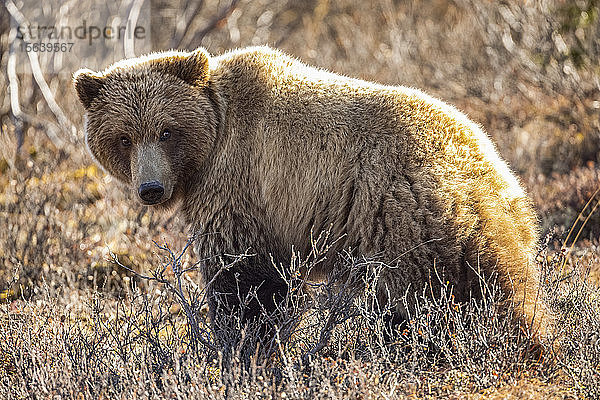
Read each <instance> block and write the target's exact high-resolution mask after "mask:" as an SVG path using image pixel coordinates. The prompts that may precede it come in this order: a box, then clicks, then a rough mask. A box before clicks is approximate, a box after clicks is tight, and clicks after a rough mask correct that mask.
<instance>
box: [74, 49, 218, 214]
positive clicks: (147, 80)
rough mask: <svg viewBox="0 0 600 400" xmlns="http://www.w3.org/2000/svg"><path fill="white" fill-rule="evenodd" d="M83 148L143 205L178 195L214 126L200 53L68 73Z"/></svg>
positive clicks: (196, 169)
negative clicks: (80, 110)
mask: <svg viewBox="0 0 600 400" xmlns="http://www.w3.org/2000/svg"><path fill="white" fill-rule="evenodd" d="M73 79H74V85H75V89H76V91H77V95H78V96H79V99H80V100H81V103H82V104H83V106H84V108H85V110H86V118H85V119H86V122H85V137H86V143H87V146H88V148H89V150H90V152H91V153H92V155H93V156H94V158H95V159H96V161H97V162H98V163H99V164H100V165H101V166H102V167H104V169H105V170H107V171H108V172H109V173H110V174H111V175H113V176H114V177H116V178H117V179H118V180H120V181H122V182H124V183H125V184H128V185H130V186H131V188H132V190H134V191H135V192H136V193H137V196H138V198H139V200H140V201H141V202H142V203H143V204H146V205H158V204H161V205H163V206H168V205H169V204H172V203H173V202H174V201H176V200H177V198H179V197H181V196H182V195H183V194H184V193H185V192H186V190H187V188H188V187H191V186H190V183H191V181H192V180H193V179H194V178H196V177H197V175H198V174H199V173H200V170H201V168H202V165H203V164H204V162H205V161H206V159H207V158H208V157H209V155H210V154H211V148H212V147H213V146H214V143H215V140H216V131H217V125H218V117H217V116H218V111H217V109H216V107H217V104H216V102H215V99H214V93H213V92H212V89H211V87H210V83H209V55H208V54H207V53H206V51H205V50H204V49H197V50H195V51H193V52H190V53H188V52H181V51H171V52H163V53H154V54H150V55H147V56H143V57H139V58H134V59H128V60H122V61H120V62H118V63H116V64H113V65H112V66H110V67H109V68H107V69H106V70H104V71H102V72H94V71H91V70H89V69H82V70H79V71H77V72H76V73H75V75H74V78H73Z"/></svg>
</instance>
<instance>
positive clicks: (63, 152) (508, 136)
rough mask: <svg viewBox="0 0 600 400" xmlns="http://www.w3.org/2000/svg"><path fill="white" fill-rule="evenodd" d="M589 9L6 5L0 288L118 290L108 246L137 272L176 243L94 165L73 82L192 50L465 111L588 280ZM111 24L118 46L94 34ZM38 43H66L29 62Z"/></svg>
mask: <svg viewBox="0 0 600 400" xmlns="http://www.w3.org/2000/svg"><path fill="white" fill-rule="evenodd" d="M599 3H600V1H598V0H577V1H561V0H543V1H522V0H519V1H479V0H429V1H425V0H422V1H419V0H412V1H399V0H380V1H369V2H366V1H350V0H341V1H328V0H296V1H291V0H289V1H284V0H279V1H267V0H232V1H213V0H206V1H203V0H123V1H113V2H106V3H105V2H100V1H95V0H66V1H46V2H41V3H40V2H38V1H34V0H25V1H16V0H5V2H4V6H0V125H1V133H0V293H2V296H3V298H11V297H15V296H18V295H19V294H20V293H21V294H22V293H27V294H28V295H33V296H35V293H36V290H37V289H36V287H37V286H38V285H39V283H40V282H42V281H43V282H45V283H46V284H47V285H49V286H51V287H65V288H71V289H77V288H88V287H90V286H91V285H96V284H97V282H99V281H102V282H103V284H104V287H105V290H111V288H118V287H120V286H121V285H122V284H123V283H124V282H127V281H128V279H130V277H129V276H128V274H127V273H126V272H125V271H122V270H119V268H118V267H117V266H115V265H114V264H112V263H111V262H109V261H108V260H107V258H108V255H109V252H110V251H112V252H115V253H117V254H119V255H120V257H121V260H122V262H124V263H126V264H127V265H129V266H131V267H132V268H135V269H138V270H142V269H145V268H148V267H149V266H150V261H149V259H150V258H151V254H152V252H153V250H152V249H153V244H152V240H158V241H163V240H166V241H168V242H169V243H171V244H172V246H174V247H177V246H178V245H181V244H183V243H184V242H185V238H186V228H185V226H184V225H183V223H182V221H180V220H179V219H178V218H177V216H176V213H174V214H172V215H159V214H157V213H154V212H153V211H152V210H149V209H147V208H145V207H143V206H141V205H138V204H137V202H136V201H134V199H132V198H131V196H130V194H129V193H128V192H127V191H126V190H124V188H122V187H121V186H120V185H118V184H117V183H116V182H114V181H112V180H111V178H110V177H108V176H106V175H105V174H104V172H103V171H101V170H100V169H99V168H98V167H96V166H95V165H94V163H93V161H92V159H91V157H90V156H89V155H88V153H87V152H86V149H85V145H84V141H83V132H82V114H83V109H82V107H81V106H80V104H79V102H78V101H77V100H76V97H75V93H74V90H73V87H72V84H71V75H72V73H73V72H74V71H75V70H77V69H78V68H80V67H89V68H93V69H98V68H104V67H106V66H107V65H109V64H110V63H112V62H114V61H116V60H118V59H120V58H122V57H124V56H135V55H140V54H143V53H144V52H148V51H158V50H166V49H171V48H177V49H194V48H196V47H198V46H203V47H205V48H207V49H208V51H209V52H210V53H212V54H220V53H222V52H224V51H227V50H229V49H234V48H238V47H244V46H250V45H264V44H266V45H270V46H273V47H277V48H279V49H281V50H283V51H285V52H287V53H289V54H291V55H293V56H295V57H297V58H299V59H301V60H303V61H304V62H306V63H308V64H311V65H315V66H318V67H322V68H326V69H328V70H331V71H334V72H337V73H340V74H344V75H347V76H352V77H357V78H361V79H366V80H371V81H376V82H380V83H384V84H391V85H406V86H413V87H417V88H420V89H423V90H425V91H426V92H428V93H430V94H432V95H434V96H436V97H439V98H440V99H442V100H444V101H446V102H448V103H451V104H453V105H455V106H456V107H458V108H459V109H461V110H462V111H464V112H466V113H467V114H468V115H469V116H470V118H472V119H473V120H475V121H477V122H478V123H479V124H481V125H482V126H483V127H484V129H485V130H486V131H487V132H488V133H489V135H490V136H491V137H492V138H493V139H494V141H495V142H496V143H497V146H498V149H499V151H500V153H501V154H502V156H503V157H504V158H505V159H506V160H508V162H509V163H510V165H511V167H512V168H513V170H514V171H516V172H517V174H518V175H519V176H520V178H521V180H522V182H523V184H524V186H525V187H526V188H527V190H528V192H529V193H530V195H531V197H532V199H533V201H534V202H535V205H536V209H537V211H538V214H539V217H540V221H541V225H542V238H547V240H546V239H544V241H545V243H546V246H547V248H549V249H550V250H554V249H558V248H560V246H561V245H563V244H564V243H563V242H564V240H565V238H566V234H567V232H568V231H569V230H570V229H571V227H572V226H573V225H574V224H575V229H574V233H573V234H572V235H571V237H570V242H569V243H566V245H567V246H570V245H571V243H572V242H573V239H574V237H575V236H576V235H577V233H579V234H578V235H577V244H576V245H575V247H574V248H575V251H574V253H573V254H577V255H578V257H581V258H580V260H585V262H587V263H589V264H590V265H591V266H592V271H593V272H592V273H593V274H594V273H595V274H596V275H598V274H599V273H600V262H598V248H597V245H598V238H599V236H600V225H599V222H600V218H599V217H598V215H600V213H597V212H593V211H595V207H597V206H598V201H599V200H600V196H599V195H598V194H597V193H596V190H597V188H598V187H599V185H600V179H599V178H600V170H599V168H598V162H599V161H600V94H599V87H600V81H599V75H600V21H599V18H600V16H599ZM81 26H84V29H83V30H81V31H80V36H83V38H78V37H76V32H75V30H76V29H77V28H78V27H81ZM92 26H93V27H96V28H99V29H100V36H99V37H96V36H94V35H95V34H96V33H97V32H96V31H95V30H94V29H93V28H92ZM42 27H54V31H53V30H52V29H50V28H46V29H42ZM107 27H109V28H110V29H112V30H110V29H109V30H108V31H102V30H103V29H105V28H107ZM118 27H124V31H123V37H120V38H119V39H116V40H115V39H107V38H106V37H104V36H102V35H105V34H107V33H108V34H109V35H108V36H110V35H113V34H115V32H118V31H119V29H117V28H118ZM29 28H31V29H29ZM138 28H139V29H138ZM69 29H71V30H72V32H71V35H72V36H71V37H70V38H69V39H68V40H67V36H65V35H67V34H68V33H69ZM136 29H137V30H136ZM51 31H52V32H54V34H55V35H59V37H58V38H56V36H55V37H52V36H51V34H50V32H51ZM82 32H85V34H83V33H82ZM136 34H137V36H136ZM60 35H63V36H60ZM36 42H37V43H40V44H39V46H41V43H51V44H54V43H58V44H64V43H67V44H68V43H73V46H72V47H73V49H72V51H66V50H65V48H56V47H52V48H51V50H50V51H48V49H45V50H43V51H42V50H41V47H38V48H37V51H36V48H34V47H33V44H34V43H36ZM28 49H29V51H28ZM588 203H589V204H588ZM586 204H588V206H587V208H585V209H584V207H585V206H586ZM582 210H583V212H582ZM578 216H579V218H578ZM584 221H585V224H584ZM580 228H581V229H580ZM581 262H583V261H581ZM594 271H596V272H594ZM9 287H10V289H9ZM72 292H73V293H74V291H72Z"/></svg>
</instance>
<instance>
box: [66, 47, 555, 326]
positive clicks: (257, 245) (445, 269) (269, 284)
mask: <svg viewBox="0 0 600 400" xmlns="http://www.w3.org/2000/svg"><path fill="white" fill-rule="evenodd" d="M75 86H76V89H77V92H78V94H79V97H80V99H81V101H82V103H83V104H84V106H85V108H86V111H87V142H88V145H89V148H90V150H91V152H92V154H93V155H94V157H95V158H96V159H97V160H98V162H99V163H100V164H101V165H102V166H103V167H104V168H106V170H108V172H109V173H111V174H112V175H114V176H116V177H117V178H119V179H120V180H122V181H123V182H125V183H128V184H132V188H133V189H134V190H137V188H138V186H139V185H140V183H141V182H144V181H145V180H147V179H154V180H156V181H159V182H161V183H162V184H163V185H164V186H165V188H166V190H165V195H164V196H163V198H162V199H161V200H160V204H161V207H162V206H165V207H168V206H170V205H173V204H175V203H177V204H180V206H181V212H182V213H183V215H184V216H185V218H186V219H187V221H188V222H189V223H190V224H191V227H192V229H193V230H194V231H200V232H201V233H204V235H201V236H200V239H199V241H198V243H197V246H196V251H197V252H198V256H199V257H201V258H209V261H207V262H206V263H205V265H204V267H203V274H204V278H205V280H206V281H207V282H209V281H211V280H212V278H213V277H214V276H215V274H217V271H218V270H219V269H220V267H221V262H222V261H223V258H227V255H231V254H239V253H244V252H246V251H247V250H248V249H250V252H252V253H255V254H256V255H254V256H252V257H250V258H248V259H247V260H246V261H244V262H243V263H239V264H237V265H236V267H235V268H233V269H231V270H229V271H224V272H222V273H221V275H219V276H218V277H217V279H215V280H214V282H213V284H212V286H211V290H212V292H213V293H215V294H216V293H221V294H222V295H224V296H226V297H227V296H228V294H229V297H228V299H227V301H228V303H229V305H230V306H235V305H236V304H237V300H236V299H237V293H240V294H242V295H244V294H245V293H247V292H248V291H249V290H250V289H251V287H259V289H258V295H259V299H260V301H261V302H262V303H263V305H266V307H267V308H273V307H274V305H275V303H276V302H277V299H278V298H279V297H280V296H282V295H283V293H284V292H285V290H286V286H285V283H284V281H283V280H282V278H281V277H280V275H279V273H278V272H277V270H276V268H275V267H274V266H273V263H277V264H279V263H280V264H282V265H286V264H288V263H289V260H290V257H291V254H292V251H293V249H294V250H296V251H300V252H301V253H304V254H306V253H307V252H309V250H310V246H311V244H310V237H311V232H313V234H314V235H316V234H318V233H319V232H321V231H326V230H328V231H330V237H332V238H336V239H339V240H337V242H336V248H335V250H351V251H352V252H353V253H354V254H356V255H365V256H370V257H375V258H377V259H379V260H381V261H383V262H385V263H387V264H388V265H389V268H387V269H385V271H384V273H383V275H382V277H381V279H380V282H379V287H380V298H381V299H382V300H397V299H398V298H399V297H402V296H404V295H405V293H406V292H407V290H411V289H414V290H421V289H422V287H423V285H424V284H425V283H427V282H431V283H432V284H433V285H435V284H436V282H439V278H441V279H443V280H447V281H450V282H451V283H452V284H453V285H454V288H455V294H456V296H457V297H458V299H459V300H460V299H463V300H464V299H467V298H468V296H469V295H470V294H471V293H475V292H476V291H477V288H478V285H479V284H478V283H477V279H476V277H477V274H478V273H481V274H482V275H487V276H489V275H490V274H493V273H496V274H497V277H498V279H499V281H500V283H501V285H502V288H503V289H504V290H505V292H506V293H507V295H508V296H509V298H510V299H511V300H512V304H514V307H515V310H516V312H517V315H519V316H521V317H522V318H523V320H524V321H526V322H527V323H528V324H531V323H532V322H533V327H534V329H535V330H536V332H538V334H544V333H545V331H546V329H547V327H548V324H549V322H550V316H549V314H548V312H547V311H546V308H545V307H544V306H543V305H542V304H540V302H539V301H538V296H539V293H538V291H539V286H540V285H539V280H540V276H539V271H538V269H537V267H536V264H535V262H534V254H535V251H536V240H537V231H536V217H535V214H534V211H533V210H532V207H531V204H530V201H529V200H528V199H527V197H526V195H525V193H524V192H523V189H522V188H521V186H520V185H519V183H518V181H517V179H516V178H515V176H514V175H513V174H512V173H511V172H510V171H509V169H508V167H507V165H506V163H505V162H504V161H502V160H501V159H500V158H499V156H498V153H497V152H496V150H495V148H494V146H493V144H492V143H491V142H490V140H489V138H488V137H487V136H486V134H485V133H484V132H482V130H481V129H480V128H479V127H478V126H477V125H476V124H475V123H473V122H472V121H470V120H469V119H468V118H467V117H466V116H465V115H463V114H462V113H460V112H459V111H457V110H456V109H454V108H453V107H451V106H449V105H447V104H445V103H443V102H441V101H439V100H436V99H434V98H432V97H430V96H428V95H426V94H424V93H423V92H421V91H419V90H415V89H410V88H406V87H401V86H382V85H378V84H374V83H369V82H364V81H361V80H357V79H350V78H347V77H343V76H340V75H336V74H333V73H329V72H326V71H323V70H319V69H315V68H312V67H309V66H306V65H304V64H302V63H301V62H299V61H297V60H295V59H293V58H290V57H288V56H287V55H285V54H283V53H281V52H279V51H277V50H272V49H269V48H266V47H256V48H247V49H242V50H239V51H233V52H229V53H226V54H224V55H222V56H219V57H211V56H210V55H209V54H208V53H206V51H205V50H203V49H198V50H196V51H194V52H192V53H186V52H166V53H157V54H152V55H149V56H145V57H140V58H137V59H131V60H124V61H121V62H119V63H117V64H115V65H113V66H111V67H109V68H108V69H106V70H105V71H103V72H100V73H95V72H92V71H89V70H82V71H79V72H78V73H77V74H76V76H75ZM164 129H169V131H170V132H171V133H172V135H171V137H170V138H169V140H165V141H160V140H159V137H160V134H161V131H163V130H164ZM122 136H126V137H127V138H129V139H130V142H131V144H130V145H129V146H127V147H125V146H122V145H121V142H120V138H122ZM121 141H122V140H121ZM213 256H217V257H213ZM210 257H213V258H210ZM329 259H330V260H332V261H335V257H329ZM225 261H226V260H225ZM332 267H333V262H331V263H329V264H327V263H324V264H322V267H321V268H320V269H319V270H313V271H312V274H313V276H312V277H313V278H315V279H319V278H321V277H323V276H325V275H326V274H327V273H328V272H329V271H330V270H331V268H332ZM476 271H477V272H476ZM438 277H439V278H438ZM390 296H391V297H392V299H390V298H389V297H390ZM409 298H410V296H409ZM216 307H217V305H216V303H215V302H213V303H212V305H211V312H212V314H213V318H216V319H218V318H219V314H220V311H219V310H217V308H216ZM250 308H251V310H250V312H249V313H247V314H246V315H247V318H252V317H253V315H255V314H256V313H257V312H258V305H257V304H253V305H252V304H251V305H250ZM405 312H406V310H404V309H403V308H402V307H398V314H399V316H400V317H401V316H402V315H403V314H405Z"/></svg>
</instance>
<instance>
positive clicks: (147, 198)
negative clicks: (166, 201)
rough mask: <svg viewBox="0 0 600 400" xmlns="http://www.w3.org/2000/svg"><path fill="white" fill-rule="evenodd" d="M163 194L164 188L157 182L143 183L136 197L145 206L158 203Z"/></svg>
mask: <svg viewBox="0 0 600 400" xmlns="http://www.w3.org/2000/svg"><path fill="white" fill-rule="evenodd" d="M164 194H165V188H164V186H163V185H162V184H161V183H160V182H158V181H150V182H144V183H142V184H141V185H140V187H139V188H138V195H139V196H140V198H141V199H142V200H143V201H144V202H145V203H147V204H156V203H158V202H160V200H161V199H162V197H163V195H164Z"/></svg>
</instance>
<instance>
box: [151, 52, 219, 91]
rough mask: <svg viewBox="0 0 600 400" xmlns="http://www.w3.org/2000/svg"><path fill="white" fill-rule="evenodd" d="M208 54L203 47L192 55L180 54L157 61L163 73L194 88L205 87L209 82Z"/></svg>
mask: <svg viewBox="0 0 600 400" xmlns="http://www.w3.org/2000/svg"><path fill="white" fill-rule="evenodd" d="M208 57H209V55H208V53H207V52H206V50H204V49H203V48H202V47H199V48H197V49H196V50H194V51H192V52H191V53H178V54H175V55H170V56H167V57H165V58H162V59H159V60H157V63H158V66H159V67H160V68H161V69H162V70H163V72H165V73H167V74H170V75H173V76H176V77H177V78H179V79H181V80H182V81H184V82H186V83H188V84H190V85H192V86H204V85H205V84H206V82H207V81H208V75H209V70H208Z"/></svg>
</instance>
